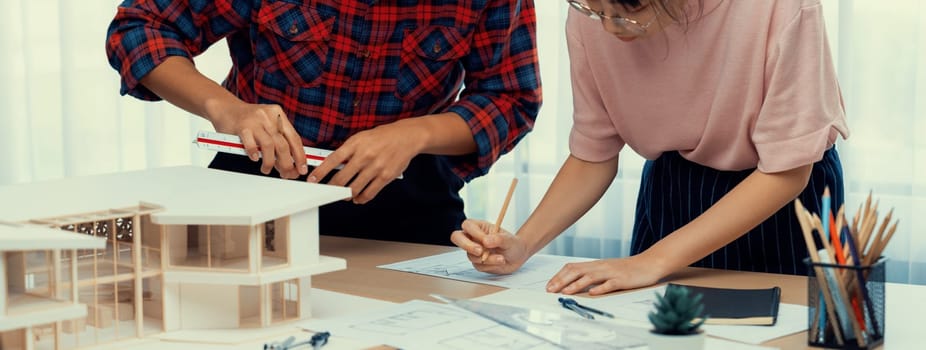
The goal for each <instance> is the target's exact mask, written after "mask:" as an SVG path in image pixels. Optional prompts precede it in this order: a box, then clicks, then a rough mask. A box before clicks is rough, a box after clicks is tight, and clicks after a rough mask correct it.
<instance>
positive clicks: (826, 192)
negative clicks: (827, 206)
mask: <svg viewBox="0 0 926 350" xmlns="http://www.w3.org/2000/svg"><path fill="white" fill-rule="evenodd" d="M823 195H824V196H827V197H829V195H830V187H829V186H824V187H823Z"/></svg>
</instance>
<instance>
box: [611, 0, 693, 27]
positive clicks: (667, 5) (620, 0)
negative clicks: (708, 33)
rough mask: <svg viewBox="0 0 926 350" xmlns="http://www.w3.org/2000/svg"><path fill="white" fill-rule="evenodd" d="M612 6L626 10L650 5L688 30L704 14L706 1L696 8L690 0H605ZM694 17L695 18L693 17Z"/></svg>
mask: <svg viewBox="0 0 926 350" xmlns="http://www.w3.org/2000/svg"><path fill="white" fill-rule="evenodd" d="M605 1H606V2H610V3H611V4H619V5H621V6H623V7H624V8H625V9H628V10H629V9H634V8H637V7H640V6H643V5H646V4H648V5H649V6H655V7H656V9H657V10H658V11H660V12H662V13H665V14H666V15H668V16H669V18H671V19H672V21H674V22H676V23H679V24H681V25H682V27H683V28H685V29H686V30H687V28H688V23H689V22H691V21H692V20H694V19H697V18H699V17H701V16H702V15H703V14H704V0H697V5H696V6H689V4H688V2H689V1H688V0H651V1H649V2H646V3H644V1H641V0H605ZM692 15H694V16H692Z"/></svg>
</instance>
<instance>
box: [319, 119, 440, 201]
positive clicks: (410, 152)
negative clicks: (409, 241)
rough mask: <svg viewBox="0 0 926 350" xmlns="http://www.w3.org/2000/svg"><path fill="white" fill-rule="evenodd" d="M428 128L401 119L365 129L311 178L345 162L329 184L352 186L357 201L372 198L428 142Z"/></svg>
mask: <svg viewBox="0 0 926 350" xmlns="http://www.w3.org/2000/svg"><path fill="white" fill-rule="evenodd" d="M424 137H426V135H425V131H422V130H418V129H417V128H416V127H415V124H413V123H404V122H403V121H401V120H400V121H398V122H395V123H391V124H385V125H380V126H378V127H375V128H373V129H370V130H364V131H361V132H358V133H357V134H355V135H353V136H351V137H350V138H348V139H347V141H345V142H344V144H343V145H341V147H338V149H336V150H335V151H334V152H332V153H331V154H330V155H328V157H326V158H325V160H324V161H323V162H322V163H321V164H320V165H319V166H318V167H316V168H315V170H313V171H312V173H311V174H309V177H308V181H309V182H318V181H320V180H321V179H324V178H325V177H326V176H327V175H328V173H329V172H331V171H332V170H334V168H335V167H337V166H338V165H341V164H344V168H342V169H341V170H340V171H339V172H338V173H337V174H336V175H335V176H334V177H332V178H331V181H329V182H328V184H329V185H335V186H350V188H351V193H353V202H354V203H356V204H364V203H367V202H369V201H370V200H372V199H373V198H374V197H376V195H377V194H378V193H379V191H380V190H382V189H383V187H386V185H388V184H389V183H390V182H392V181H393V180H395V179H396V178H397V177H399V175H402V172H403V171H405V168H407V167H408V163H409V162H411V160H412V158H414V157H415V156H417V155H418V153H420V151H421V149H422V147H423V145H424Z"/></svg>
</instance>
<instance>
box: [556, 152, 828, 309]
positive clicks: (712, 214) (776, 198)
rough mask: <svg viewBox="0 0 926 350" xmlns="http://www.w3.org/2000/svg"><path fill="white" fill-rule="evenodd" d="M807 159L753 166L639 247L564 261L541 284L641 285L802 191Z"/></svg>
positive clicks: (598, 290) (568, 288)
mask: <svg viewBox="0 0 926 350" xmlns="http://www.w3.org/2000/svg"><path fill="white" fill-rule="evenodd" d="M812 168H813V165H805V166H801V167H798V168H795V169H792V170H787V171H783V172H778V173H762V172H759V171H755V172H753V173H752V174H751V175H749V176H748V177H747V178H746V179H745V180H743V181H742V182H741V183H740V184H739V185H737V186H736V187H734V188H733V190H732V191H730V192H729V193H727V194H726V195H725V196H724V197H723V198H721V199H720V200H719V201H717V203H715V204H714V205H713V206H712V207H711V208H710V209H708V210H707V211H705V212H704V213H703V214H701V215H700V216H698V217H697V218H696V219H695V220H693V221H691V222H690V223H688V224H687V225H685V226H682V227H681V228H680V229H678V230H676V231H675V232H673V233H671V234H669V235H668V236H666V237H665V238H663V239H662V240H660V241H659V242H657V243H656V244H654V245H653V246H652V247H650V248H649V249H647V250H645V251H644V252H642V253H640V254H638V255H635V256H631V257H627V258H619V259H607V260H599V261H593V262H587V263H572V264H567V265H566V266H565V267H563V269H562V270H561V271H560V272H559V273H557V274H556V276H554V277H553V278H552V279H551V280H550V282H549V284H548V285H547V290H548V291H550V292H562V293H565V294H572V293H577V292H581V291H583V290H584V289H585V288H588V287H590V286H592V285H598V286H596V287H594V288H591V289H589V294H592V295H597V294H604V293H608V292H611V291H615V290H620V289H631V288H638V287H644V286H647V285H650V284H653V283H656V282H658V281H659V279H660V278H663V277H665V276H668V275H669V274H671V273H672V272H675V271H677V270H679V269H681V268H683V267H685V266H688V265H690V264H691V263H694V262H695V261H698V260H700V259H701V258H703V257H705V256H707V255H708V254H710V253H711V252H713V251H715V250H717V249H720V248H721V247H723V246H725V245H727V244H729V243H730V242H732V241H734V240H736V239H737V238H739V237H740V236H742V235H743V234H745V233H746V232H748V231H749V230H751V229H752V228H754V227H756V226H758V225H759V224H760V223H762V222H763V221H765V220H766V219H768V218H769V217H770V216H772V215H773V214H774V213H775V212H777V211H778V210H779V209H781V208H782V207H784V206H785V205H787V204H788V203H790V202H791V201H792V200H794V198H795V197H797V195H798V194H800V193H801V191H803V189H804V187H805V186H806V185H807V181H808V180H809V178H810V172H811V170H812Z"/></svg>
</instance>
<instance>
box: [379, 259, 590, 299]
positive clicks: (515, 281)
mask: <svg viewBox="0 0 926 350" xmlns="http://www.w3.org/2000/svg"><path fill="white" fill-rule="evenodd" d="M593 260H595V259H589V258H580V257H571V256H559V255H546V254H536V255H534V256H533V257H531V258H530V260H528V261H527V263H525V264H524V265H523V266H521V268H520V269H518V271H517V272H515V273H513V274H510V275H495V274H491V273H485V272H479V271H476V269H475V268H473V264H472V263H471V262H469V259H467V258H466V252H464V251H462V250H461V251H453V252H449V253H443V254H437V255H432V256H426V257H423V258H418V259H412V260H406V261H401V262H397V263H393V264H387V265H380V266H378V267H379V268H383V269H389V270H396V271H404V272H411V273H417V274H422V275H428V276H435V277H442V278H448V279H453V280H458V281H466V282H473V283H481V284H488V285H493V286H499V287H505V288H515V289H530V290H535V291H541V292H542V291H546V289H547V282H548V281H549V280H550V278H552V277H553V276H554V275H556V273H557V272H559V270H560V269H562V268H563V265H566V264H567V263H571V262H585V261H593Z"/></svg>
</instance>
